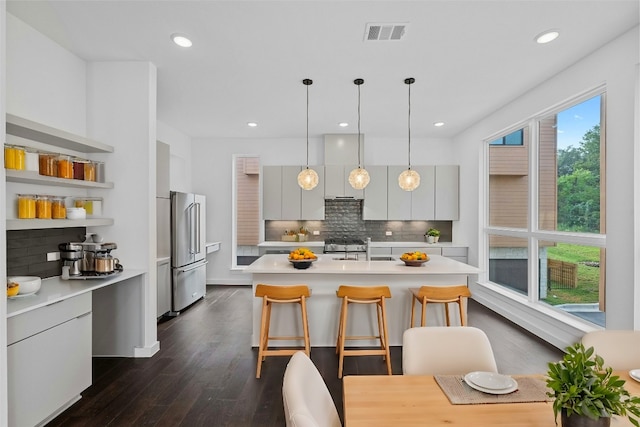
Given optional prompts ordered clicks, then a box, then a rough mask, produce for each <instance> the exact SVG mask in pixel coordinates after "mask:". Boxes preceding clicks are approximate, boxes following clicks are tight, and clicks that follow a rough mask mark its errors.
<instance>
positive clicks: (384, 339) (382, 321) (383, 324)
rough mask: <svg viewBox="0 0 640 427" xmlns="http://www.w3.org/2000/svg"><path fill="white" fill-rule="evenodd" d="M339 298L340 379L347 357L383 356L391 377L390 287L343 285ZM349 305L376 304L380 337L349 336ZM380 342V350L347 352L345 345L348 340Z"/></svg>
mask: <svg viewBox="0 0 640 427" xmlns="http://www.w3.org/2000/svg"><path fill="white" fill-rule="evenodd" d="M336 295H337V296H338V298H342V308H341V309H340V322H339V325H338V340H337V342H336V353H337V354H338V355H339V356H340V362H339V364H338V378H342V367H343V362H344V357H345V356H376V355H381V356H383V359H384V360H385V361H386V363H387V372H388V373H389V375H391V357H390V355H389V337H388V333H387V311H386V309H385V303H384V300H385V298H391V291H390V290H389V287H388V286H345V285H341V286H340V287H339V288H338V290H337V291H336ZM349 304H375V305H376V315H377V317H378V335H373V336H347V317H348V316H347V311H348V308H349ZM370 339H378V340H380V348H379V349H359V350H345V348H344V343H345V341H347V340H370Z"/></svg>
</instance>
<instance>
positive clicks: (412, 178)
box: [398, 77, 420, 191]
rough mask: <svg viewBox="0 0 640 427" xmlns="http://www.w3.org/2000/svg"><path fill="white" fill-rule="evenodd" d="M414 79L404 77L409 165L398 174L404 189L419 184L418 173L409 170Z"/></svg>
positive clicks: (409, 189) (408, 189) (410, 188)
mask: <svg viewBox="0 0 640 427" xmlns="http://www.w3.org/2000/svg"><path fill="white" fill-rule="evenodd" d="M415 81H416V79H414V78H413V77H409V78H407V79H404V83H405V84H406V85H407V87H408V88H409V114H408V116H407V118H408V120H407V124H408V130H409V152H408V156H407V157H408V160H409V166H408V167H407V170H405V171H403V172H402V173H401V174H400V175H399V176H398V185H399V186H400V188H401V189H403V190H404V191H413V190H415V189H416V188H418V186H419V185H420V174H419V173H418V172H416V171H414V170H411V85H412V84H413V83H414V82H415Z"/></svg>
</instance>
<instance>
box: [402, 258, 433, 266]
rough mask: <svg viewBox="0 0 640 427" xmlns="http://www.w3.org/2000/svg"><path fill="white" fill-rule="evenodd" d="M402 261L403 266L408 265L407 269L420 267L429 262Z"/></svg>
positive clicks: (422, 260) (423, 260)
mask: <svg viewBox="0 0 640 427" xmlns="http://www.w3.org/2000/svg"><path fill="white" fill-rule="evenodd" d="M402 261H404V264H405V265H408V266H409V267H420V266H421V265H422V264H424V263H425V262H427V261H429V260H428V259H421V260H417V259H416V260H411V261H409V260H406V259H403V260H402Z"/></svg>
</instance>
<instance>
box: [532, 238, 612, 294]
mask: <svg viewBox="0 0 640 427" xmlns="http://www.w3.org/2000/svg"><path fill="white" fill-rule="evenodd" d="M547 258H550V259H555V260H558V261H565V262H573V263H576V264H578V286H577V287H576V288H575V289H558V288H556V287H555V286H553V283H552V286H551V289H550V290H549V291H548V293H547V298H546V299H543V301H545V302H546V303H548V304H551V305H558V304H566V303H597V302H598V292H599V291H598V285H599V282H600V267H589V266H586V265H584V264H583V263H584V262H589V261H591V262H600V249H599V248H595V247H592V246H580V245H570V244H567V243H558V244H557V245H556V246H549V247H548V248H547Z"/></svg>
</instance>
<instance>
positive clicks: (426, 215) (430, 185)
mask: <svg viewBox="0 0 640 427" xmlns="http://www.w3.org/2000/svg"><path fill="white" fill-rule="evenodd" d="M412 169H414V170H415V171H416V172H418V173H419V174H420V185H419V186H418V188H416V189H415V190H413V191H411V219H412V220H421V221H429V220H432V219H434V217H435V192H436V186H435V169H436V167H435V166H414V167H412ZM396 178H397V177H396ZM396 186H397V187H399V186H398V183H397V179H396Z"/></svg>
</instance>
